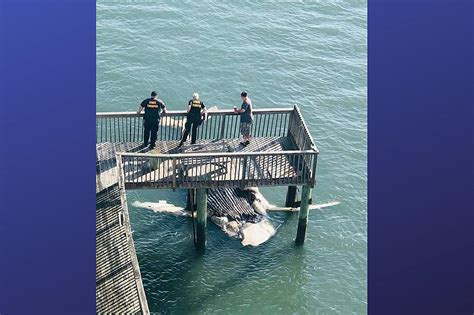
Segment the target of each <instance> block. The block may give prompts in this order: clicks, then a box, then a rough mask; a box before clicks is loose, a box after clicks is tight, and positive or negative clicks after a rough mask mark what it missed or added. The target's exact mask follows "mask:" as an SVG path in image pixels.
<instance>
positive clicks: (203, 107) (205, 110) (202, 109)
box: [201, 102, 207, 120]
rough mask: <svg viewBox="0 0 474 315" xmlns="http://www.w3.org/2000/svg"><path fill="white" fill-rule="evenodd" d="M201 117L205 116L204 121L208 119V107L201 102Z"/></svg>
mask: <svg viewBox="0 0 474 315" xmlns="http://www.w3.org/2000/svg"><path fill="white" fill-rule="evenodd" d="M201 115H203V116H204V120H206V119H207V108H206V105H204V103H202V102H201Z"/></svg>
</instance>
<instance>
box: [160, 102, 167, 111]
mask: <svg viewBox="0 0 474 315" xmlns="http://www.w3.org/2000/svg"><path fill="white" fill-rule="evenodd" d="M160 106H161V109H162V110H163V113H165V114H166V105H165V102H163V101H162V100H160Z"/></svg>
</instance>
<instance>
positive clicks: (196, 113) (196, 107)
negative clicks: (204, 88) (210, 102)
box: [178, 93, 207, 147]
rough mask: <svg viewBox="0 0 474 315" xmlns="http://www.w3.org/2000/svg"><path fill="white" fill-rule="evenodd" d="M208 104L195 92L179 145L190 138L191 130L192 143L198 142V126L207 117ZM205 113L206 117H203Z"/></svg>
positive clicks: (189, 103) (190, 102) (189, 104)
mask: <svg viewBox="0 0 474 315" xmlns="http://www.w3.org/2000/svg"><path fill="white" fill-rule="evenodd" d="M206 114H207V112H206V106H205V105H204V103H203V102H202V101H201V100H200V99H199V94H198V93H193V99H192V100H190V101H189V102H188V114H187V115H186V124H185V125H184V134H183V138H182V139H181V142H180V143H179V145H178V147H181V146H182V145H183V143H185V142H186V140H188V135H189V132H190V131H192V132H191V144H195V143H196V136H197V128H198V127H199V125H201V123H202V122H203V120H204V119H205V115H206ZM203 115H204V117H203Z"/></svg>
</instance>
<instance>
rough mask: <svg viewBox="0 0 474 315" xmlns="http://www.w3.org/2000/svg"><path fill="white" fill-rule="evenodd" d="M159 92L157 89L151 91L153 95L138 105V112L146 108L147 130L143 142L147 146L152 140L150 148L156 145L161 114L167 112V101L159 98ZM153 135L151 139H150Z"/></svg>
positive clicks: (144, 118) (145, 122)
mask: <svg viewBox="0 0 474 315" xmlns="http://www.w3.org/2000/svg"><path fill="white" fill-rule="evenodd" d="M157 97H158V94H156V92H155V91H153V92H151V97H150V98H147V99H144V100H143V101H142V102H141V104H140V106H139V107H138V110H137V114H140V113H141V112H142V111H143V109H145V115H144V116H143V121H144V127H145V132H144V134H143V144H144V146H145V147H146V146H147V145H148V142H150V146H149V147H148V148H149V149H153V148H154V147H155V142H156V134H157V132H158V126H159V124H160V116H161V112H162V111H163V112H164V113H166V107H165V103H164V102H163V101H162V100H160V99H158V98H157ZM150 136H151V139H150Z"/></svg>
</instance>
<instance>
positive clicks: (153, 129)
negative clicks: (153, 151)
mask: <svg viewBox="0 0 474 315" xmlns="http://www.w3.org/2000/svg"><path fill="white" fill-rule="evenodd" d="M144 125H145V132H144V133H143V144H144V145H145V146H147V145H148V142H150V145H151V146H152V147H154V146H155V142H156V134H157V132H158V125H159V122H158V121H157V120H155V121H153V120H152V121H148V120H145V123H144ZM150 134H151V140H150Z"/></svg>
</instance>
